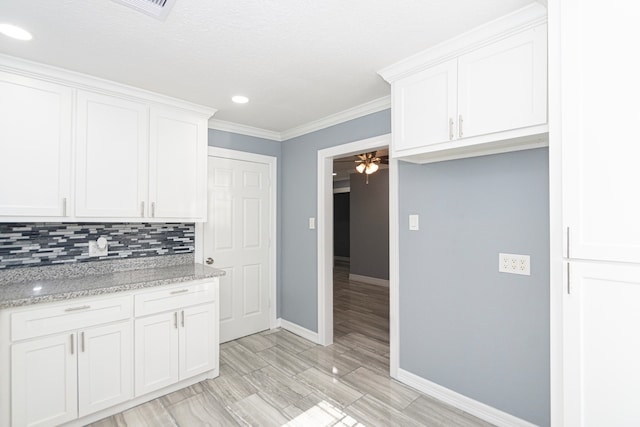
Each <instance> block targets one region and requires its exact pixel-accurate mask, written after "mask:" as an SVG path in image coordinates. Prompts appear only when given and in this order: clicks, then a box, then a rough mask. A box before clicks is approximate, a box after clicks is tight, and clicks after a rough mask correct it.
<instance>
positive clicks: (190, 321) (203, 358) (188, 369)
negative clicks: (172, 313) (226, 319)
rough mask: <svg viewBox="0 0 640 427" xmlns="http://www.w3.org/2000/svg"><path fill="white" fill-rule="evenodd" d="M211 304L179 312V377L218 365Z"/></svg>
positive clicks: (199, 372) (216, 339)
mask: <svg viewBox="0 0 640 427" xmlns="http://www.w3.org/2000/svg"><path fill="white" fill-rule="evenodd" d="M216 314H217V313H216V312H215V308H214V305H213V304H204V305H199V306H195V307H189V308H185V309H183V310H181V312H180V356H179V360H180V379H185V378H189V377H192V376H194V375H197V374H201V373H203V372H206V371H210V370H212V369H214V368H215V367H216V366H218V364H217V361H216V355H217V352H216V348H217V347H218V337H217V333H216V328H215V323H216V319H215V315H216Z"/></svg>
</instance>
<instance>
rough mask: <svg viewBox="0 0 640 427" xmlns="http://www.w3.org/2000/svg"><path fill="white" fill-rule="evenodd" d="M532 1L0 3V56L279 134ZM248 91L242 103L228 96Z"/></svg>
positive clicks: (355, 100)
mask: <svg viewBox="0 0 640 427" xmlns="http://www.w3.org/2000/svg"><path fill="white" fill-rule="evenodd" d="M529 3H532V0H483V1H478V0H348V1H345V0H227V1H223V0H176V3H175V5H174V7H173V9H172V11H171V12H170V14H169V16H168V18H167V19H166V21H164V22H162V21H158V20H156V19H154V18H151V17H149V16H147V15H144V14H142V13H139V12H137V11H135V10H133V9H130V8H127V7H125V6H123V5H122V4H119V3H115V2H113V1H110V0H0V22H10V23H14V24H18V25H21V26H23V27H24V28H26V29H28V30H29V31H31V32H32V34H33V35H34V39H33V40H32V41H30V42H19V41H15V40H12V39H9V38H6V37H3V36H0V52H1V53H5V54H8V55H12V56H17V57H21V58H25V59H29V60H33V61H37V62H42V63H45V64H50V65H54V66H58V67H62V68H66V69H70V70H74V71H78V72H82V73H87V74H91V75H94V76H98V77H102V78H106V79H110V80H115V81H117V82H121V83H125V84H129V85H132V86H137V87H141V88H144V89H148V90H151V91H155V92H160V93H163V94H166V95H170V96H174V97H177V98H182V99H185V100H189V101H192V102H195V103H198V104H203V105H207V106H211V107H213V108H217V109H218V110H219V112H218V113H217V114H216V116H215V118H216V119H220V120H226V121H231V122H236V123H240V124H244V125H248V126H254V127H258V128H262V129H267V130H273V131H277V132H282V131H285V130H287V129H291V128H293V127H296V126H299V125H302V124H305V123H308V122H311V121H314V120H317V119H320V118H323V117H326V116H328V115H330V114H334V113H336V112H338V111H342V110H346V109H349V108H351V107H354V106H357V105H360V104H363V103H365V102H368V101H372V100H374V99H377V98H380V97H383V96H385V95H388V94H389V86H388V84H387V83H386V82H384V81H383V80H382V78H380V77H379V76H378V75H377V74H376V72H377V71H378V70H379V69H381V68H383V67H386V66H387V65H390V64H392V63H394V62H396V61H398V60H400V59H403V58H405V57H407V56H409V55H412V54H414V53H416V52H419V51H421V50H424V49H426V48H428V47H430V46H433V45H434V44H437V43H438V42H441V41H443V40H446V39H448V38H451V37H452V36H455V35H457V34H459V33H461V32H464V31H466V30H469V29H471V28H473V27H475V26H477V25H480V24H482V23H485V22H487V21H490V20H491V19H494V18H496V17H498V16H501V15H504V14H506V13H509V12H511V11H514V10H516V9H518V8H520V7H522V6H525V5H527V4H529ZM235 94H244V95H246V96H248V97H249V98H251V102H250V103H249V104H245V105H236V104H233V103H232V102H231V101H230V97H231V95H235Z"/></svg>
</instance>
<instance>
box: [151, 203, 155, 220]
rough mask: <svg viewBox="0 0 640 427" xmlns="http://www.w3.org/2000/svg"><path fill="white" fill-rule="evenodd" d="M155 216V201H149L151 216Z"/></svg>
mask: <svg viewBox="0 0 640 427" xmlns="http://www.w3.org/2000/svg"><path fill="white" fill-rule="evenodd" d="M155 216H156V202H151V218H155Z"/></svg>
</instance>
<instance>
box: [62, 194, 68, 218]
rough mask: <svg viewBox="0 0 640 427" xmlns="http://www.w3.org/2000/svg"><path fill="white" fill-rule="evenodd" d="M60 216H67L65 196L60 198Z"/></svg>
mask: <svg viewBox="0 0 640 427" xmlns="http://www.w3.org/2000/svg"><path fill="white" fill-rule="evenodd" d="M62 216H67V198H66V197H63V198H62Z"/></svg>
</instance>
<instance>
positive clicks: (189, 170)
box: [149, 107, 207, 221]
mask: <svg viewBox="0 0 640 427" xmlns="http://www.w3.org/2000/svg"><path fill="white" fill-rule="evenodd" d="M150 141H151V142H150V157H149V159H150V163H149V172H150V179H149V200H150V202H151V217H153V218H157V217H161V218H168V219H181V218H192V219H196V220H199V221H205V215H206V198H207V195H206V182H205V181H206V164H207V163H206V161H207V151H206V150H207V120H206V118H203V117H199V116H194V115H193V114H191V113H188V112H186V111H184V110H181V109H178V108H169V107H152V108H151V140H150Z"/></svg>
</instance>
